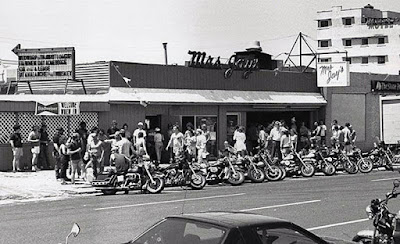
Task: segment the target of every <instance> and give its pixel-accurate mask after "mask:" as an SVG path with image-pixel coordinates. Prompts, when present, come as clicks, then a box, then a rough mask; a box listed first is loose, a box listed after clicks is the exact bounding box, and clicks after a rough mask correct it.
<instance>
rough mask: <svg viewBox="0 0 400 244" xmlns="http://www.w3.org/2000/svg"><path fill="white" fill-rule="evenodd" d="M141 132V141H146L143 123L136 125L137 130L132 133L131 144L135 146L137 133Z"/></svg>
mask: <svg viewBox="0 0 400 244" xmlns="http://www.w3.org/2000/svg"><path fill="white" fill-rule="evenodd" d="M140 132H142V134H143V139H144V140H146V137H147V134H146V131H145V130H144V124H143V122H141V121H140V122H139V123H138V128H136V130H135V131H134V132H133V144H135V145H136V140H137V139H138V138H139V133H140Z"/></svg>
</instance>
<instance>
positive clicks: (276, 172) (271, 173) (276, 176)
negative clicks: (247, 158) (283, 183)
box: [265, 165, 286, 181]
mask: <svg viewBox="0 0 400 244" xmlns="http://www.w3.org/2000/svg"><path fill="white" fill-rule="evenodd" d="M284 172H285V173H286V171H285V170H284V169H282V168H279V167H278V166H275V165H271V169H269V168H268V167H266V168H265V177H267V179H268V180H269V181H278V180H281V179H282V176H283V174H284Z"/></svg>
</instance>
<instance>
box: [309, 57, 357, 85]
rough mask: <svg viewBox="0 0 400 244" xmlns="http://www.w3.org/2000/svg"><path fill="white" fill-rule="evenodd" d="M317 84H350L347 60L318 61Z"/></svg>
mask: <svg viewBox="0 0 400 244" xmlns="http://www.w3.org/2000/svg"><path fill="white" fill-rule="evenodd" d="M317 86H318V87H337V86H350V71H349V64H348V62H331V63H318V64H317Z"/></svg>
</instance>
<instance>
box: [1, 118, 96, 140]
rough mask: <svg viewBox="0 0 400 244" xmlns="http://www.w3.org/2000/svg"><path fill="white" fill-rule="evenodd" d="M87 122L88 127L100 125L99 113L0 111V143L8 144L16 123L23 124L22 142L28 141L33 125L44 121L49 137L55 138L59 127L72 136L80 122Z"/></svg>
mask: <svg viewBox="0 0 400 244" xmlns="http://www.w3.org/2000/svg"><path fill="white" fill-rule="evenodd" d="M82 121H84V122H86V125H87V129H88V130H91V129H92V128H93V127H95V126H96V127H97V126H98V125H99V115H98V114H97V113H81V114H79V115H73V116H38V115H35V114H34V113H24V112H23V113H0V144H7V143H9V140H10V135H11V134H12V133H13V132H14V130H13V126H14V125H15V124H17V123H18V124H19V125H21V137H22V142H27V140H28V135H29V133H30V132H31V131H32V126H33V125H38V126H39V127H40V126H41V125H42V122H44V123H46V125H47V133H48V134H49V139H50V140H52V139H53V135H54V134H55V133H56V131H57V130H56V129H57V127H63V128H64V131H65V135H68V136H70V135H71V134H72V132H75V130H76V129H78V128H79V124H80V122H82Z"/></svg>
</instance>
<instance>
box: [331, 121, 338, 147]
mask: <svg viewBox="0 0 400 244" xmlns="http://www.w3.org/2000/svg"><path fill="white" fill-rule="evenodd" d="M339 134H340V131H339V126H338V125H335V126H334V127H333V128H332V137H331V146H332V147H333V148H336V149H338V148H339Z"/></svg>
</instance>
